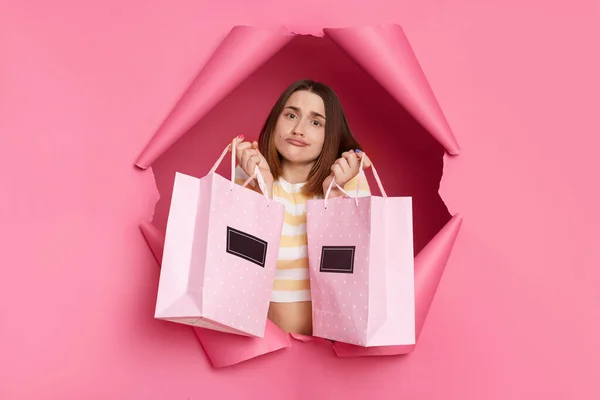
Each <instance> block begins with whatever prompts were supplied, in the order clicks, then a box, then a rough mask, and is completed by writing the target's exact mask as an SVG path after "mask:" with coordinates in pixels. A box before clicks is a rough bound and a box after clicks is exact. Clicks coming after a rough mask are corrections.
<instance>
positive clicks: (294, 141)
mask: <svg viewBox="0 0 600 400" xmlns="http://www.w3.org/2000/svg"><path fill="white" fill-rule="evenodd" d="M286 142H288V143H289V144H291V145H293V146H296V147H306V146H308V143H306V142H304V141H302V140H298V139H287V140H286Z"/></svg>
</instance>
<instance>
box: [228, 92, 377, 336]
mask: <svg viewBox="0 0 600 400" xmlns="http://www.w3.org/2000/svg"><path fill="white" fill-rule="evenodd" d="M235 146H236V155H237V161H238V167H237V170H236V182H237V183H238V184H243V183H244V182H245V181H246V180H247V179H248V177H249V176H251V175H253V174H254V171H255V167H256V166H258V168H259V170H260V172H261V174H262V176H263V178H264V181H265V183H266V185H267V190H268V192H269V197H271V198H273V199H274V200H276V201H279V202H280V203H282V204H283V205H284V206H285V216H284V225H283V229H282V236H281V242H280V247H279V254H278V259H277V270H276V273H275V283H274V286H273V291H272V296H271V305H270V307H269V319H270V320H271V321H273V322H274V323H275V324H277V325H278V326H279V327H280V328H281V329H283V330H284V331H285V332H290V333H301V334H304V335H311V334H312V306H311V295H310V281H309V273H308V267H309V265H308V256H307V248H306V244H307V236H306V200H308V199H314V198H322V197H323V193H325V192H326V191H327V189H328V187H329V185H330V183H331V180H332V179H335V182H336V183H337V184H338V185H339V186H341V187H343V188H344V189H345V190H346V191H349V190H356V188H357V184H358V180H359V179H360V180H361V182H360V188H361V189H362V190H361V191H360V193H359V196H368V195H370V192H369V189H368V184H367V182H366V180H365V178H364V175H361V176H358V174H359V165H360V159H361V157H362V153H361V147H360V145H359V143H358V142H357V140H356V139H355V138H354V136H353V135H352V132H351V131H350V128H349V126H348V122H347V120H346V116H345V115H344V110H343V108H342V105H341V103H340V100H339V99H338V97H337V95H336V94H335V92H334V91H333V90H332V89H331V88H329V87H328V86H327V85H325V84H323V83H319V82H314V81H311V80H301V81H297V82H294V83H293V84H291V85H290V86H289V87H288V88H287V89H286V90H285V91H284V92H283V93H282V94H281V96H280V97H279V99H278V100H277V102H276V103H275V105H274V107H273V108H272V110H271V112H270V114H269V116H268V118H267V120H266V122H265V124H264V126H263V129H262V131H261V133H260V136H259V138H258V142H247V141H244V137H243V136H239V137H238V138H237V139H236V140H235ZM365 161H366V160H365ZM249 186H250V187H251V188H252V189H253V190H258V189H257V188H258V184H257V182H252V183H251V184H250V185H249ZM342 195H343V194H342V192H341V191H340V190H339V189H337V188H336V187H335V185H334V186H333V188H332V190H331V193H330V197H339V196H342Z"/></svg>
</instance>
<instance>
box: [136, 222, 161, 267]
mask: <svg viewBox="0 0 600 400" xmlns="http://www.w3.org/2000/svg"><path fill="white" fill-rule="evenodd" d="M140 230H141V231H142V235H144V238H145V239H146V243H148V247H150V250H151V251H152V254H153V255H154V258H156V261H157V262H158V264H160V263H162V256H163V247H164V244H165V235H163V234H162V233H161V232H160V231H159V230H158V229H157V228H156V227H155V226H154V225H152V224H151V223H150V222H146V221H144V222H142V223H141V224H140Z"/></svg>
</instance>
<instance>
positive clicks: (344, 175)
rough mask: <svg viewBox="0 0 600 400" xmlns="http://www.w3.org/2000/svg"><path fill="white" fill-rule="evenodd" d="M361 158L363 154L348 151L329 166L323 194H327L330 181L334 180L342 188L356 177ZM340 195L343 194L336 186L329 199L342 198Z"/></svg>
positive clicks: (357, 151) (332, 189)
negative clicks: (329, 169)
mask: <svg viewBox="0 0 600 400" xmlns="http://www.w3.org/2000/svg"><path fill="white" fill-rule="evenodd" d="M362 156H363V153H361V151H360V150H356V152H354V150H350V151H346V152H345V153H343V154H342V156H341V157H340V158H338V159H337V160H336V161H335V163H333V165H332V166H331V175H329V176H328V177H327V179H325V181H324V182H323V193H327V189H328V188H329V185H330V184H331V180H332V179H335V182H336V183H337V184H338V185H339V186H340V187H342V188H343V187H344V186H345V185H346V184H347V183H348V182H350V181H351V180H352V179H353V178H354V177H355V176H356V175H358V173H359V171H360V160H361V158H362ZM365 161H366V160H365ZM342 194H343V193H342V192H341V191H340V190H339V189H338V188H337V187H336V186H333V187H332V188H331V192H330V194H329V197H339V196H342Z"/></svg>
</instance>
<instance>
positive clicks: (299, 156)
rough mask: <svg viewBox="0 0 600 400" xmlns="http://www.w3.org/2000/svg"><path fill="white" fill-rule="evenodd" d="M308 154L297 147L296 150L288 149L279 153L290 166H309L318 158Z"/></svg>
mask: <svg viewBox="0 0 600 400" xmlns="http://www.w3.org/2000/svg"><path fill="white" fill-rule="evenodd" d="M306 153H307V152H306V150H305V148H303V147H295V148H294V149H286V151H283V152H282V151H280V152H279V154H281V156H282V157H283V158H284V159H285V160H286V161H287V162H288V163H289V164H298V165H307V164H312V163H313V162H315V161H316V159H317V157H311V156H310V154H306Z"/></svg>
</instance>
